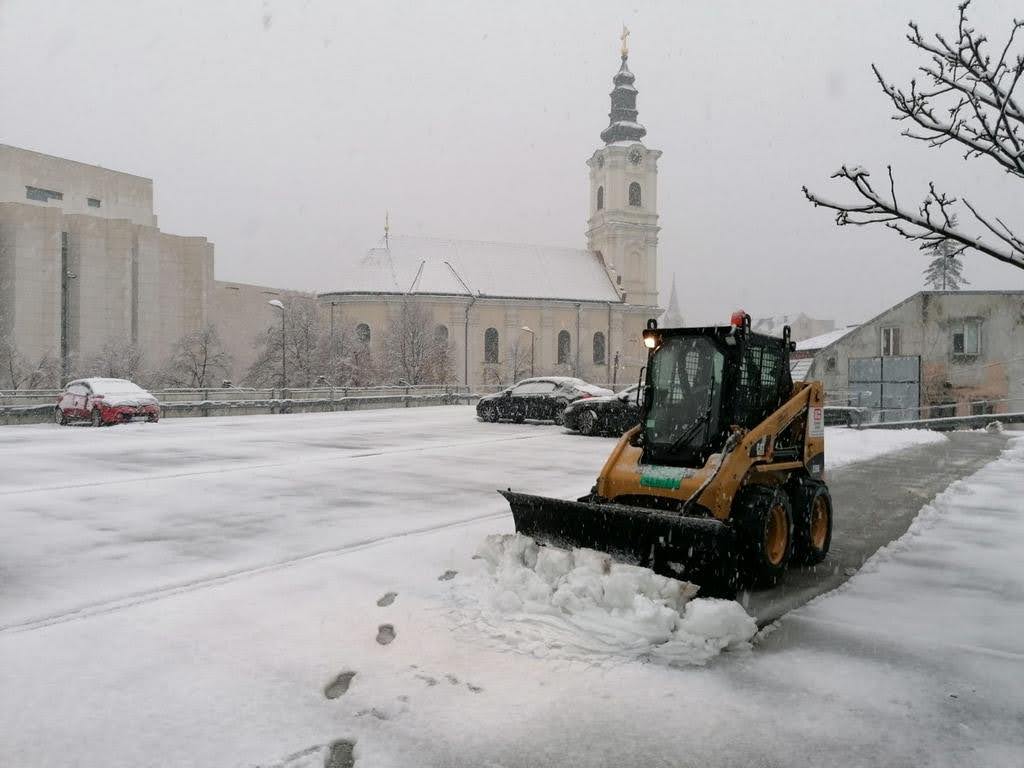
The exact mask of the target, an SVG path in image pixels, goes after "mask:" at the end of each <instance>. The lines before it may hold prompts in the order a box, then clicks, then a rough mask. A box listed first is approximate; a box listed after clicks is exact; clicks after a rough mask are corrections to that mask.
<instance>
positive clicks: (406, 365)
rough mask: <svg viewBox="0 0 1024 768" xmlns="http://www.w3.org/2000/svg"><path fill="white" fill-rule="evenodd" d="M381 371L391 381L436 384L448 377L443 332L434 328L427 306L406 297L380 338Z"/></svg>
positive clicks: (448, 360) (448, 361)
mask: <svg viewBox="0 0 1024 768" xmlns="http://www.w3.org/2000/svg"><path fill="white" fill-rule="evenodd" d="M383 348H384V359H383V364H384V370H385V374H386V378H387V380H388V381H391V382H398V383H402V382H404V383H406V384H413V385H415V384H439V383H444V382H446V381H448V380H449V379H450V378H451V368H452V360H451V347H450V345H449V343H448V336H447V333H442V332H441V329H440V327H439V326H437V325H435V323H434V321H433V317H432V316H431V314H430V311H429V310H428V309H427V307H426V306H425V305H424V304H423V303H422V302H420V301H417V300H416V299H413V298H410V297H406V298H404V299H403V300H402V302H401V304H400V306H399V308H398V312H397V314H396V316H395V318H394V320H393V321H392V322H391V324H390V325H389V326H388V329H387V332H386V334H385V336H384V345H383Z"/></svg>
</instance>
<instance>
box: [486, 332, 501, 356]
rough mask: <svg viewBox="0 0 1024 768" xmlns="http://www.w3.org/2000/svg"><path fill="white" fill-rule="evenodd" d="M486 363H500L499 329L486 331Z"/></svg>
mask: <svg viewBox="0 0 1024 768" xmlns="http://www.w3.org/2000/svg"><path fill="white" fill-rule="evenodd" d="M484 362H485V363H496V362H498V329H497V328H488V329H487V330H486V331H484Z"/></svg>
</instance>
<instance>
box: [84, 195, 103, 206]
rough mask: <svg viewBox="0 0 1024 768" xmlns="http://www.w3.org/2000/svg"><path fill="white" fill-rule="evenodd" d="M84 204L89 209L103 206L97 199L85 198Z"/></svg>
mask: <svg viewBox="0 0 1024 768" xmlns="http://www.w3.org/2000/svg"><path fill="white" fill-rule="evenodd" d="M85 202H87V203H88V204H89V207H90V208H99V207H100V206H101V205H103V203H102V202H101V201H100V199H99V198H98V197H87V198H86V199H85Z"/></svg>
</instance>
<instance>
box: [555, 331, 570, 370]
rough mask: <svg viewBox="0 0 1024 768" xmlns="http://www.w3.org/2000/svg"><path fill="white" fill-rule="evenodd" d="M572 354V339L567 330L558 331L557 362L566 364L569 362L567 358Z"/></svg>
mask: <svg viewBox="0 0 1024 768" xmlns="http://www.w3.org/2000/svg"><path fill="white" fill-rule="evenodd" d="M571 355H572V339H571V338H570V336H569V332H568V331H559V332H558V362H559V364H568V363H570V362H571V360H570V359H569V358H570V357H571Z"/></svg>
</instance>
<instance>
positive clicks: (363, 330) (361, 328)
mask: <svg viewBox="0 0 1024 768" xmlns="http://www.w3.org/2000/svg"><path fill="white" fill-rule="evenodd" d="M356 339H357V340H358V341H359V342H360V343H361V344H369V343H370V326H368V325H367V324H366V323H360V324H359V325H357V326H356Z"/></svg>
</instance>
